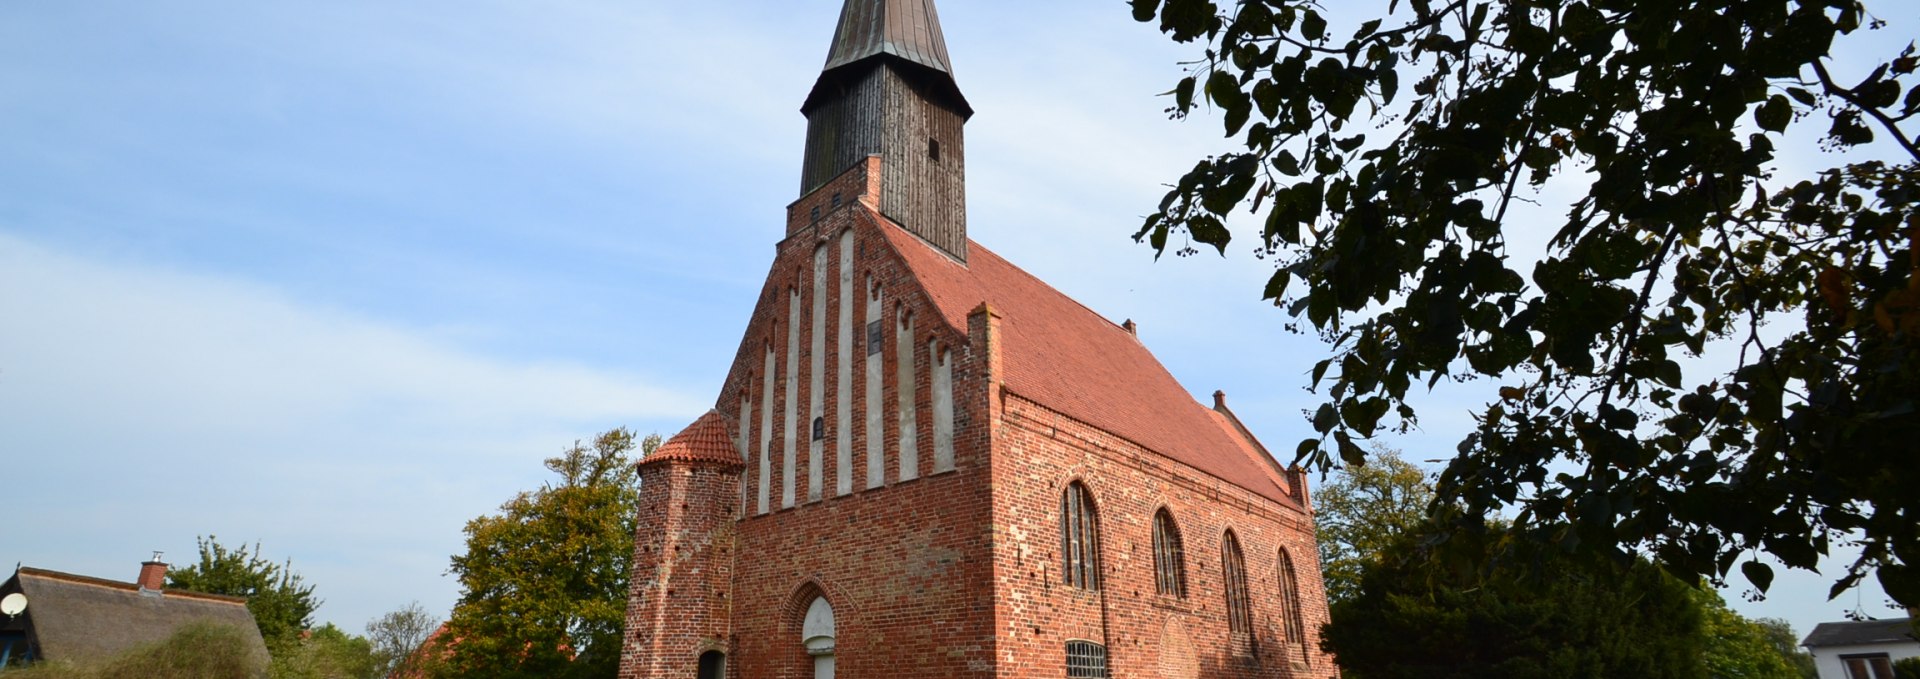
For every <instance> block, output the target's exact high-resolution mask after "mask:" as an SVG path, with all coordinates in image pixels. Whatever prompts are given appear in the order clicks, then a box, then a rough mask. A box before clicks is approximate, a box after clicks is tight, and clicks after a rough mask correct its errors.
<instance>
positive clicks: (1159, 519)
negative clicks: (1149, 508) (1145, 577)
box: [1153, 507, 1187, 599]
mask: <svg viewBox="0 0 1920 679" xmlns="http://www.w3.org/2000/svg"><path fill="white" fill-rule="evenodd" d="M1186 558H1187V557H1186V554H1185V552H1184V550H1183V549H1182V548H1181V544H1180V526H1179V525H1177V524H1175V523H1174V522H1173V513H1172V512H1169V511H1167V509H1166V508H1165V507H1162V508H1160V511H1158V512H1155V513H1154V515H1153V585H1154V590H1155V591H1157V592H1159V593H1160V595H1161V596H1170V597H1177V598H1182V599H1184V598H1186V596H1187V562H1186Z"/></svg>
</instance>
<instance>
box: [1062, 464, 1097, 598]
mask: <svg viewBox="0 0 1920 679" xmlns="http://www.w3.org/2000/svg"><path fill="white" fill-rule="evenodd" d="M1060 555H1061V559H1060V561H1061V566H1062V570H1063V571H1064V572H1063V573H1062V574H1061V578H1060V579H1061V580H1062V581H1063V582H1066V583H1067V584H1069V585H1072V586H1074V587H1078V588H1080V589H1086V590H1097V589H1100V517H1099V516H1098V515H1097V514H1095V513H1094V510H1093V496H1092V495H1091V494H1089V493H1088V492H1087V487H1086V486H1085V485H1083V484H1081V483H1080V482H1079V481H1075V482H1073V483H1070V484H1067V491H1066V493H1064V494H1063V495H1061V497H1060Z"/></svg>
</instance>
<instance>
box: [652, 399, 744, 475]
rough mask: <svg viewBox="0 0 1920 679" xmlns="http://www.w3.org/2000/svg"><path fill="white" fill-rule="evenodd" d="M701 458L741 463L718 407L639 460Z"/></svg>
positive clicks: (655, 460)
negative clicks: (717, 409)
mask: <svg viewBox="0 0 1920 679" xmlns="http://www.w3.org/2000/svg"><path fill="white" fill-rule="evenodd" d="M673 461H680V462H704V463H715V462H717V463H722V464H730V465H740V464H742V463H741V461H740V452H739V450H738V449H736V448H734V445H733V437H731V436H730V435H728V434H727V422H726V418H724V417H721V416H720V413H719V412H718V411H714V410H709V411H707V414H705V415H701V416H700V419H697V420H694V421H693V424H690V425H687V428H686V429H682V430H680V433H678V434H674V435H673V438H670V439H667V442H666V443H662V444H660V447H659V448H655V449H654V451H653V453H652V454H650V455H648V456H647V457H646V459H644V460H641V461H640V464H642V465H650V464H656V463H662V462H673Z"/></svg>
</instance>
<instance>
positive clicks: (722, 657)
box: [696, 651, 727, 679]
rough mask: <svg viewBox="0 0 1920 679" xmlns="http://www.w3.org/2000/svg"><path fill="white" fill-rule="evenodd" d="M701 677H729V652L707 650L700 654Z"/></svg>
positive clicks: (724, 678) (722, 678) (725, 678)
mask: <svg viewBox="0 0 1920 679" xmlns="http://www.w3.org/2000/svg"><path fill="white" fill-rule="evenodd" d="M696 676H698V677H699V678H700V679H727V654H725V653H721V652H719V651H707V652H705V653H702V654H700V671H699V674H698V675H696Z"/></svg>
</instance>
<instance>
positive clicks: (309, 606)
mask: <svg viewBox="0 0 1920 679" xmlns="http://www.w3.org/2000/svg"><path fill="white" fill-rule="evenodd" d="M196 542H198V543H199V548H200V561H199V562H198V563H195V564H192V565H189V566H186V567H184V568H174V569H171V570H168V571H167V586H168V587H172V588H176V589H184V590H190V591H194V592H205V593H207V594H225V595H228V596H238V597H246V599H247V611H248V612H250V613H252V614H253V622H254V624H256V625H258V626H259V627H260V636H262V637H265V638H266V639H267V641H268V643H273V642H274V641H275V640H277V639H283V638H288V637H292V636H293V635H295V634H298V633H299V632H300V631H302V630H305V629H307V628H308V627H311V626H312V625H313V611H314V609H316V608H319V607H320V600H319V599H315V598H314V597H313V585H309V584H306V583H305V582H304V581H302V580H301V578H300V574H298V573H295V572H293V560H292V559H288V560H286V561H284V562H281V563H274V562H272V561H268V560H267V559H266V558H265V557H262V556H260V544H259V543H257V542H256V543H254V545H253V547H251V548H249V547H247V545H245V544H244V543H243V544H241V545H240V546H239V547H238V548H233V549H229V548H227V547H226V546H225V545H222V544H220V542H219V540H218V539H217V538H216V537H215V536H212V535H209V536H207V537H205V538H204V539H196Z"/></svg>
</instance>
